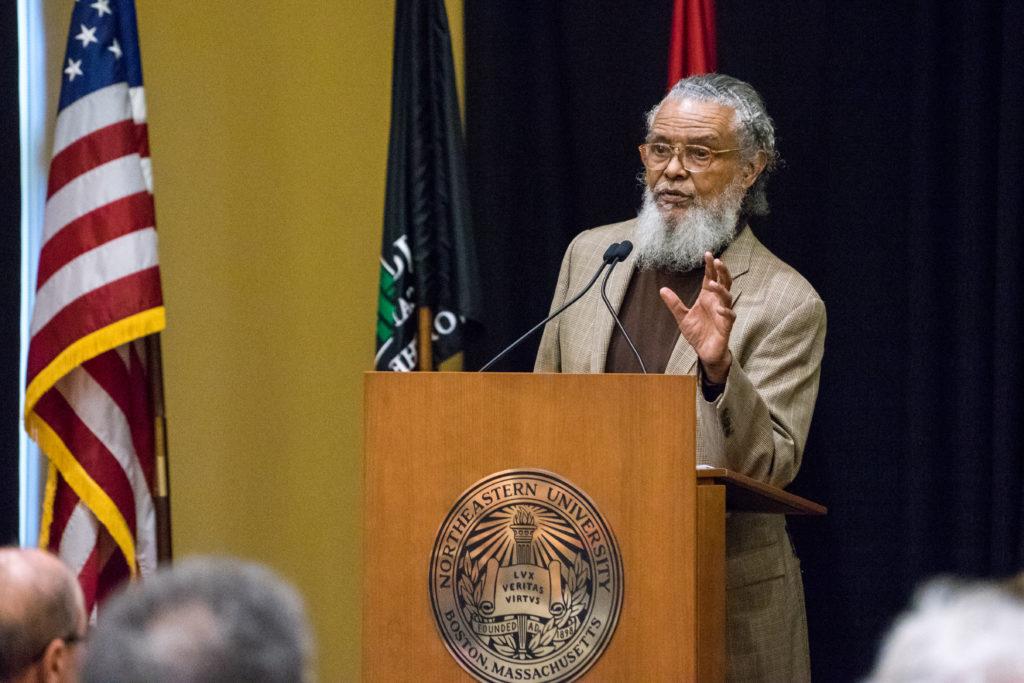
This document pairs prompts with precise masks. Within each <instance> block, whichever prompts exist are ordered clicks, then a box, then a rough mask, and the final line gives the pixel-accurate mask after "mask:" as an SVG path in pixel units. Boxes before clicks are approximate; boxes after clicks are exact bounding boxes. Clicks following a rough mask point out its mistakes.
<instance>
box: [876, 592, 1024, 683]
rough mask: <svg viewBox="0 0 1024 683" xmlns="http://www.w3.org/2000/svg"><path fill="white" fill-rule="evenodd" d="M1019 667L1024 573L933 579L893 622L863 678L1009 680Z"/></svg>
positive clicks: (880, 682)
mask: <svg viewBox="0 0 1024 683" xmlns="http://www.w3.org/2000/svg"><path fill="white" fill-rule="evenodd" d="M1021 672H1024V574H1021V575H1019V576H1018V577H1017V579H1016V580H1015V582H1006V583H994V582H979V583H963V582H958V581H954V580H952V579H937V580H933V581H931V582H929V583H928V584H926V585H925V586H924V587H923V588H922V589H920V590H919V591H918V593H917V594H916V596H915V599H914V604H913V606H912V608H911V610H910V611H909V612H908V613H906V614H904V615H903V616H902V617H900V619H899V620H898V621H897V622H896V624H895V625H894V626H893V628H892V631H891V632H890V633H889V635H888V636H887V637H886V639H885V642H884V643H883V645H882V650H881V655H880V656H879V659H878V663H877V665H876V667H875V671H874V673H873V674H872V675H871V678H869V679H868V680H867V682H866V683H910V682H911V681H935V682H936V683H945V682H948V683H952V682H954V681H1010V680H1014V681H1016V680H1020V678H1019V676H1020V675H1021Z"/></svg>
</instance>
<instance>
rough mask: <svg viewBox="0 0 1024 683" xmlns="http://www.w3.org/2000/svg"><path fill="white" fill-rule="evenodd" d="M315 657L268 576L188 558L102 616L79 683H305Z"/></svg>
mask: <svg viewBox="0 0 1024 683" xmlns="http://www.w3.org/2000/svg"><path fill="white" fill-rule="evenodd" d="M312 649H313V645H312V635H311V632H310V628H309V623H308V621H307V620H306V615H305V611H304V608H303V605H302V600H301V598H300V597H299V594H298V593H297V592H296V591H295V589H294V588H292V587H291V586H289V585H288V584H286V583H285V582H284V581H282V580H281V579H280V578H278V577H277V576H276V575H275V574H273V573H272V572H271V571H270V570H269V569H266V568H265V567H262V566H259V565H255V564H250V563H246V562H240V561H236V560H228V559H217V558H192V559H188V560H185V561H183V562H181V563H179V564H176V565H175V566H174V567H172V568H170V569H163V570H160V571H158V572H157V573H156V574H155V575H153V576H151V577H149V578H147V579H146V580H144V581H140V582H137V583H135V584H132V585H129V586H126V587H125V588H124V589H123V590H122V591H121V592H120V593H118V594H117V595H115V596H113V597H112V598H111V599H110V600H109V601H108V602H106V603H105V604H104V605H103V606H102V607H101V613H100V618H99V623H98V625H97V627H96V628H95V629H94V631H93V633H92V635H91V636H90V638H89V649H88V652H87V653H86V658H85V663H84V666H83V670H82V680H83V681H95V682H97V683H100V682H102V683H128V682H132V683H135V682H139V683H141V682H143V681H145V682H147V683H170V682H171V681H173V682H175V683H202V682H207V681H259V682H266V683H273V682H276V681H281V682H284V681H303V680H310V679H311V678H312V669H311V665H312Z"/></svg>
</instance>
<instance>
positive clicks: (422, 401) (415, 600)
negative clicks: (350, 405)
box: [362, 373, 724, 681]
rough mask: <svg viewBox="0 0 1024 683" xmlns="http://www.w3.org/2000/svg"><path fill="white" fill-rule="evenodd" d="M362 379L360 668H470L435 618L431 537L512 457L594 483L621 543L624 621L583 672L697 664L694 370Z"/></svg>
mask: <svg viewBox="0 0 1024 683" xmlns="http://www.w3.org/2000/svg"><path fill="white" fill-rule="evenodd" d="M364 390H365V396H364V430H365V454H364V472H363V477H364V489H363V491H364V506H363V529H364V537H363V544H364V548H363V551H364V575H363V587H364V594H363V614H362V648H363V660H362V661H363V680H367V681H464V680H471V679H470V677H469V676H468V674H466V673H465V672H464V671H463V670H462V669H461V668H460V667H459V665H458V664H457V663H456V661H455V660H454V659H453V658H452V656H451V655H449V654H448V652H447V651H446V650H445V646H444V644H443V642H442V639H441V636H440V634H439V633H438V630H437V627H436V625H435V621H434V617H433V614H432V612H431V607H430V598H429V592H428V576H427V574H428V566H429V563H430V557H431V551H432V548H433V545H434V541H435V536H436V535H437V532H438V530H439V527H440V525H441V523H442V521H443V520H444V519H445V516H446V515H447V514H448V512H449V511H450V509H451V508H452V506H453V505H454V504H455V502H456V501H457V500H458V499H459V497H460V496H461V495H462V493H463V492H464V491H465V490H466V489H468V488H469V487H471V486H472V485H473V484H474V483H475V482H477V481H478V480H480V479H482V478H484V477H486V476H487V475H490V474H493V473H495V472H498V471H501V470H506V469H514V468H539V469H545V470H550V471H552V472H554V473H556V474H558V475H560V476H561V477H564V478H566V479H568V480H569V481H570V482H571V483H572V484H574V485H575V486H576V487H578V488H579V489H581V490H582V491H583V492H585V493H586V494H587V495H588V496H589V498H590V499H591V500H592V501H593V503H594V504H595V505H596V507H597V509H598V511H599V513H600V514H602V515H603V516H604V519H605V521H606V522H607V523H608V525H609V526H610V527H611V529H612V531H613V533H614V534H615V536H616V538H617V541H618V546H619V549H620V551H621V553H622V562H623V572H624V587H625V593H624V599H623V604H622V612H621V615H620V617H619V623H618V627H617V629H616V632H615V634H614V636H613V637H612V639H611V642H610V644H609V646H608V649H607V650H606V651H605V653H604V655H603V656H602V657H601V659H600V660H599V661H598V662H597V663H596V664H595V665H594V666H593V668H592V669H590V671H589V672H588V673H587V674H586V675H585V676H584V679H583V680H587V681H627V680H630V681H632V680H637V681H639V680H643V681H680V680H683V681H685V680H694V679H695V678H696V671H697V663H696V638H697V624H696V621H697V607H698V604H697V559H696V528H697V527H696V524H697V521H696V496H697V491H696V489H697V487H696V476H695V467H694V450H695V413H694V397H695V386H694V379H693V378H692V377H687V376H646V377H645V376H640V375H543V374H511V373H509V374H499V373H493V374H471V373H409V374H400V373H367V374H366V376H365V382H364ZM723 562H724V560H723ZM709 566H710V565H709ZM723 580H724V579H723Z"/></svg>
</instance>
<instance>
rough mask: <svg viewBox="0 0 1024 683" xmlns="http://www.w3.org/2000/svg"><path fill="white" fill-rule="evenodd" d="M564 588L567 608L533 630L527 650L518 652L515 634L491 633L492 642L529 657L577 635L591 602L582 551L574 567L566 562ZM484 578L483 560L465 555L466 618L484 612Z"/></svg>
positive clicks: (500, 649) (479, 617) (461, 582)
mask: <svg viewBox="0 0 1024 683" xmlns="http://www.w3.org/2000/svg"><path fill="white" fill-rule="evenodd" d="M561 574H562V576H561V580H562V588H563V591H564V595H565V610H564V611H563V612H562V614H561V616H559V617H556V618H552V619H549V620H548V621H547V623H546V624H545V625H544V627H543V629H542V630H541V631H539V632H538V633H535V634H533V635H532V636H531V637H530V639H529V640H528V641H527V644H526V652H525V653H522V652H516V646H515V641H514V639H513V637H512V635H511V634H508V633H505V634H500V635H491V636H487V638H488V641H487V642H488V644H489V645H490V646H491V647H492V648H494V650H495V652H498V653H500V654H502V655H504V656H506V657H509V658H518V659H527V658H536V657H543V656H544V655H548V654H551V653H552V652H554V651H555V650H556V649H558V648H559V647H560V646H561V645H563V644H565V643H566V642H567V641H568V640H569V639H571V638H572V637H573V636H574V635H576V631H577V630H579V627H580V625H581V623H582V620H581V619H580V615H581V614H582V613H583V611H584V610H586V609H587V606H588V605H589V604H590V588H589V586H588V582H589V580H590V565H589V564H588V563H587V562H586V561H584V560H583V558H582V557H581V556H580V554H579V553H576V556H575V557H574V558H573V562H572V567H568V566H563V567H562V571H561ZM483 589H484V582H483V577H482V576H481V572H480V563H478V562H473V560H472V559H471V558H470V557H469V555H465V556H463V558H462V573H461V576H460V577H459V597H460V598H461V600H462V609H463V613H464V614H465V617H466V621H469V622H471V623H480V622H482V621H483V620H484V615H483V614H482V612H481V609H480V602H481V600H482V599H483V595H482V594H483Z"/></svg>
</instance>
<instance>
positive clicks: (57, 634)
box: [0, 548, 87, 681]
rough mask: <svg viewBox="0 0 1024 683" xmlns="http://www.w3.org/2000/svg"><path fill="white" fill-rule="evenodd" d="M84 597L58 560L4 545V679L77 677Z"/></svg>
mask: <svg viewBox="0 0 1024 683" xmlns="http://www.w3.org/2000/svg"><path fill="white" fill-rule="evenodd" d="M86 626H87V620H86V616H85V599H84V598H83V597H82V589H81V588H80V587H79V586H78V579H76V578H75V575H74V574H73V573H71V570H70V569H68V568H67V566H65V565H64V563H63V562H61V561H60V560H59V559H57V558H56V557H55V556H53V555H51V554H50V553H48V552H46V551H45V550H36V549H35V548H0V681H74V680H76V677H77V675H78V657H79V654H80V653H79V651H80V650H81V644H80V643H81V641H82V640H83V639H84V637H85V632H86Z"/></svg>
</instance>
